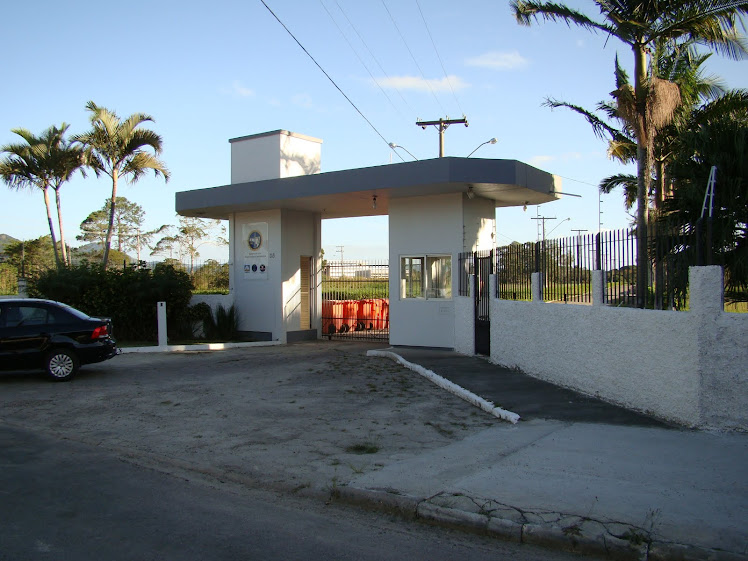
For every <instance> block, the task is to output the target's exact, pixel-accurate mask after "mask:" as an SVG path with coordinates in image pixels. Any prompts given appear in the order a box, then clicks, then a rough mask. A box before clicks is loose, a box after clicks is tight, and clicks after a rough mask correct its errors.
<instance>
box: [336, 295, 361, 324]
mask: <svg viewBox="0 0 748 561" xmlns="http://www.w3.org/2000/svg"><path fill="white" fill-rule="evenodd" d="M340 303H341V304H342V316H341V317H342V318H343V329H345V331H350V330H351V329H356V324H357V323H358V300H342V301H341V302H340Z"/></svg>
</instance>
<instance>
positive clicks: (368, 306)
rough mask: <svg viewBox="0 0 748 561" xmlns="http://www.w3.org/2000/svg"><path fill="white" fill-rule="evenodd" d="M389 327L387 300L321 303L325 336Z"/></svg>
mask: <svg viewBox="0 0 748 561" xmlns="http://www.w3.org/2000/svg"><path fill="white" fill-rule="evenodd" d="M389 326H390V303H389V300H388V299H387V298H373V299H366V300H323V301H322V333H324V334H325V335H331V334H333V333H345V332H347V331H350V330H351V329H354V330H357V331H364V330H366V331H369V330H371V329H387V328H389Z"/></svg>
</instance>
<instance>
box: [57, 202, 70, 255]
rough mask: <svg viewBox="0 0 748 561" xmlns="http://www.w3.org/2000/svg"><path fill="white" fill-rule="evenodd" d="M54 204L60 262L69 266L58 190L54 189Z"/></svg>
mask: <svg viewBox="0 0 748 561" xmlns="http://www.w3.org/2000/svg"><path fill="white" fill-rule="evenodd" d="M55 204H56V205H57V225H58V226H59V227H60V244H61V245H60V249H61V251H62V262H63V263H64V264H65V266H66V267H69V266H70V259H69V257H68V251H67V247H65V229H64V228H63V227H62V207H61V205H60V191H59V190H58V189H55Z"/></svg>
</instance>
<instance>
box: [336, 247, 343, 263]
mask: <svg viewBox="0 0 748 561" xmlns="http://www.w3.org/2000/svg"><path fill="white" fill-rule="evenodd" d="M343 247H344V246H342V245H336V246H335V248H336V249H337V250H338V253H340V266H341V267H342V266H343Z"/></svg>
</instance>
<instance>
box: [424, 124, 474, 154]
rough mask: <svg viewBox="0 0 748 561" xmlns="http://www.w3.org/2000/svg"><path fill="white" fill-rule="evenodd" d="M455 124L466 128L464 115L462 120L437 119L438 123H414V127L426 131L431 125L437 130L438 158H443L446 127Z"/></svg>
mask: <svg viewBox="0 0 748 561" xmlns="http://www.w3.org/2000/svg"><path fill="white" fill-rule="evenodd" d="M457 124H464V125H465V126H466V127H467V126H468V121H467V117H465V115H463V116H462V119H450V118H449V117H447V118H446V119H439V120H438V121H420V120H419V121H416V125H418V126H419V127H421V128H422V129H424V130H426V127H428V126H430V125H433V126H435V127H436V128H437V129H439V157H440V158H443V157H444V131H445V130H447V127H449V125H457Z"/></svg>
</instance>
